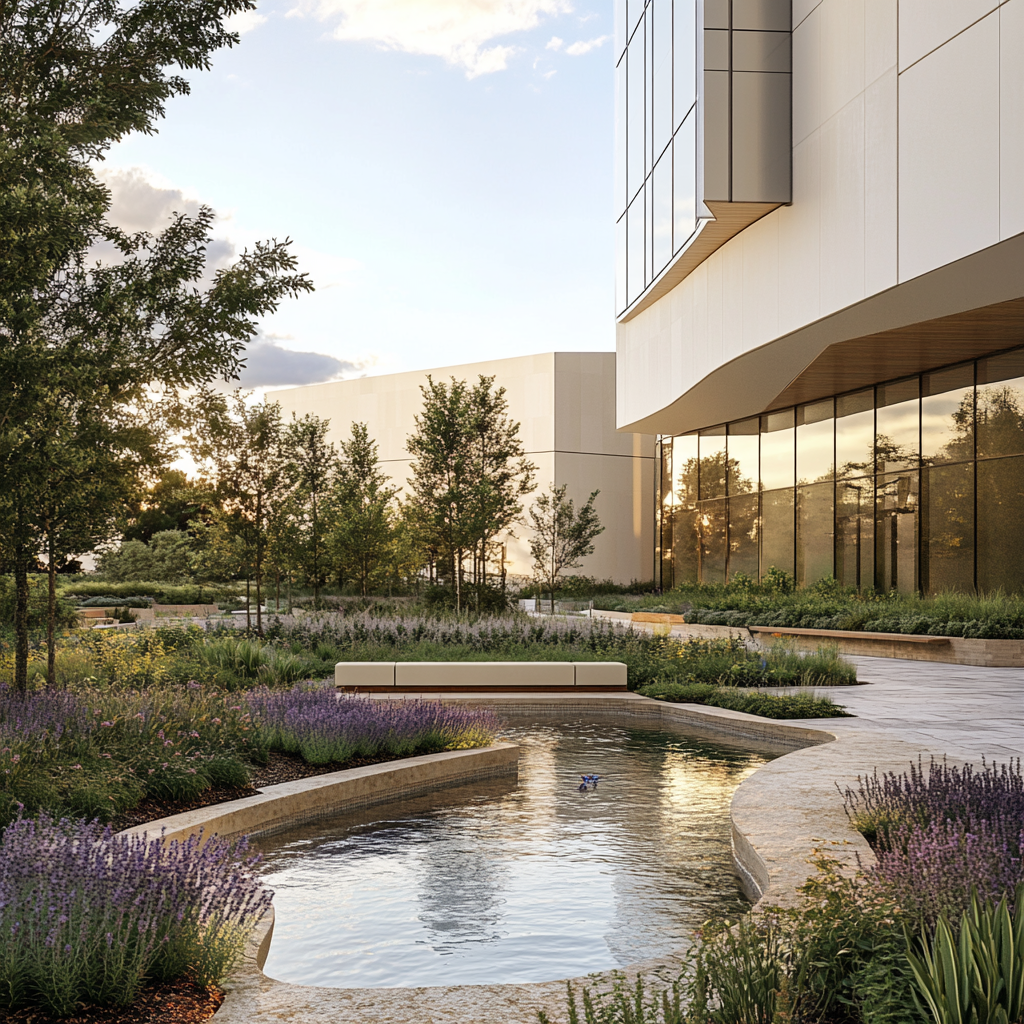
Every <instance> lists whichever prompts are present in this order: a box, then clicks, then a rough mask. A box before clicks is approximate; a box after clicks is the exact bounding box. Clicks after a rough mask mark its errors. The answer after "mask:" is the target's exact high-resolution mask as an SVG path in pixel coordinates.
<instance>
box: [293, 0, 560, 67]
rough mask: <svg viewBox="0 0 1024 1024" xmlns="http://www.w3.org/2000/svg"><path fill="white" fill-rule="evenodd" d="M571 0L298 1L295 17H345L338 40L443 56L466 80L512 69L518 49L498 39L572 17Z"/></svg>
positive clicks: (337, 28) (336, 32)
mask: <svg viewBox="0 0 1024 1024" xmlns="http://www.w3.org/2000/svg"><path fill="white" fill-rule="evenodd" d="M571 10H572V0H299V6H298V7H296V8H295V9H294V10H293V11H292V12H290V13H292V14H311V15H313V16H314V17H316V18H319V19H320V20H322V21H327V20H333V19H335V18H339V17H340V18H341V22H340V24H338V25H337V27H336V28H335V29H334V32H333V35H334V38H335V39H341V40H352V41H363V42H373V43H377V44H378V45H379V46H382V47H384V48H385V49H389V50H401V51H403V52H405V53H418V54H426V55H428V56H434V57H443V58H444V59H445V60H446V61H447V62H448V63H449V64H452V65H455V66H457V67H462V68H465V70H466V77H467V78H476V77H477V76H478V75H486V74H492V73H493V72H495V71H502V70H504V69H505V68H506V67H508V61H509V58H510V57H512V56H513V55H514V54H516V53H517V52H519V48H518V47H515V46H505V45H490V46H489V45H488V44H489V43H491V42H492V41H493V40H495V39H497V38H499V37H501V36H507V35H511V34H513V33H516V32H526V31H528V30H530V29H533V28H536V27H537V26H538V25H539V24H540V23H541V20H542V19H543V18H544V17H546V16H547V17H550V16H554V15H559V14H567V13H569V12H570V11H571Z"/></svg>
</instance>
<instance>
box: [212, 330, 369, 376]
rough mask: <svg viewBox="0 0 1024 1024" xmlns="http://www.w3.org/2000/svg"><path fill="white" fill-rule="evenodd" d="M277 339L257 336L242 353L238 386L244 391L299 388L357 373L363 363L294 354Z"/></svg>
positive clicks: (307, 353) (317, 353)
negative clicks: (243, 361) (248, 389)
mask: <svg viewBox="0 0 1024 1024" xmlns="http://www.w3.org/2000/svg"><path fill="white" fill-rule="evenodd" d="M278 338H279V336H277V335H273V334H271V335H262V334H260V335H257V336H256V338H255V340H253V341H251V342H250V343H249V347H248V348H247V349H246V352H245V368H244V369H243V370H242V372H241V374H239V378H240V379H239V380H238V382H237V385H235V384H233V385H232V386H238V387H243V388H273V387H298V386H299V385H302V384H320V383H323V382H324V381H328V380H335V379H337V378H338V377H340V376H342V374H346V373H356V372H358V371H359V370H362V369H363V364H362V363H354V362H349V361H348V360H345V359H335V357H334V356H327V355H324V354H323V353H321V352H294V351H292V350H291V349H289V348H284V347H282V346H281V345H278V344H277V340H278Z"/></svg>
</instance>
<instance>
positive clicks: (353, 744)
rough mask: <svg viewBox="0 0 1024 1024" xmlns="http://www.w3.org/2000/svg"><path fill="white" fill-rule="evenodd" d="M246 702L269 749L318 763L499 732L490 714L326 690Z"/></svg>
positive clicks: (253, 696) (445, 746)
mask: <svg viewBox="0 0 1024 1024" xmlns="http://www.w3.org/2000/svg"><path fill="white" fill-rule="evenodd" d="M247 703H248V706H249V708H250V709H251V711H252V714H253V717H254V719H255V720H256V722H257V723H258V726H259V729H260V731H261V733H262V736H263V739H264V741H265V742H266V743H267V745H268V746H269V747H270V749H273V750H283V751H285V752H286V753H296V754H301V755H302V757H303V758H304V760H306V761H307V762H308V763H309V764H318V765H319V764H329V763H332V762H339V763H340V762H344V761H348V760H351V759H352V758H356V757H372V756H376V755H379V754H387V755H391V756H396V757H403V756H409V755H411V754H415V753H428V752H432V751H438V750H455V749H466V748H469V747H479V746H486V745H487V744H488V743H490V742H491V741H492V739H493V737H494V734H495V732H496V731H497V728H498V722H497V719H496V718H495V716H494V715H493V714H492V713H491V712H490V711H485V710H479V709H472V708H460V707H454V706H452V705H446V704H442V703H441V702H440V701H422V700H407V701H380V700H371V699H369V698H366V697H356V696H339V695H337V694H336V693H335V692H334V689H333V687H330V686H311V685H308V684H306V685H303V684H300V685H298V686H296V687H294V688H293V689H291V690H289V691H287V692H284V693H281V692H274V691H271V690H268V689H259V690H255V691H253V692H252V693H250V694H249V695H248V696H247Z"/></svg>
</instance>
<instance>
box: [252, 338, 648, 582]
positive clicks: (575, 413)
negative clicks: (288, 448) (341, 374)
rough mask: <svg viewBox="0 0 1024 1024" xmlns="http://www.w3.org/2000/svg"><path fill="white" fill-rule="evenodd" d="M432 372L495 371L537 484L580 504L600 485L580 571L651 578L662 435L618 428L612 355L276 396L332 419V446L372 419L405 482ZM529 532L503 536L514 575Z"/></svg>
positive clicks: (533, 360) (299, 411) (286, 407)
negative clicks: (595, 531)
mask: <svg viewBox="0 0 1024 1024" xmlns="http://www.w3.org/2000/svg"><path fill="white" fill-rule="evenodd" d="M428 375H430V376H432V377H433V378H434V380H442V381H447V380H449V379H450V378H455V379H456V380H465V381H468V382H469V383H470V384H475V383H476V381H477V379H478V378H479V377H480V376H485V377H493V378H494V379H495V386H496V387H503V388H505V390H506V395H505V397H506V399H507V401H508V414H509V417H510V418H511V419H512V420H514V421H517V422H519V424H520V433H519V436H520V438H521V440H522V441H523V445H524V447H525V449H526V454H527V457H528V458H529V459H530V460H531V461H532V462H533V463H534V464H535V465H536V466H537V472H536V480H537V486H538V488H542V489H543V488H547V487H548V485H549V484H552V483H554V484H556V485H559V486H560V485H562V484H565V485H566V487H567V493H568V496H569V497H570V498H572V499H573V500H574V501H575V502H576V503H577V504H579V503H581V502H585V501H586V500H587V497H588V496H589V495H590V493H591V492H592V491H594V490H599V491H600V492H601V493H600V494H599V495H598V497H597V500H596V501H595V503H594V507H595V508H596V509H597V513H598V515H599V516H600V519H601V522H602V524H603V525H604V527H605V530H604V532H603V533H602V534H600V535H599V536H598V538H597V540H596V542H595V551H594V553H593V554H592V555H590V556H589V557H588V558H587V559H585V560H584V563H583V565H582V566H581V567H580V568H579V569H578V570H575V571H576V572H579V573H582V574H584V575H587V576H593V577H595V578H596V579H601V580H603V579H612V580H615V581H616V582H619V583H629V582H630V581H631V580H649V579H650V578H651V574H652V566H653V562H652V555H651V552H652V550H653V548H654V543H655V541H654V519H655V516H654V493H655V488H654V478H655V457H654V444H655V439H654V438H653V437H652V436H649V435H641V434H633V433H628V432H627V433H623V432H621V431H618V430H616V427H615V417H614V408H615V353H614V352H549V353H546V354H543V355H535V356H518V357H516V358H512V359H494V360H489V361H486V362H480V363H467V364H463V365H460V366H445V367H440V368H438V369H434V370H417V371H412V372H408V373H391V374H383V375H381V376H378V377H362V378H359V379H358V380H345V381H334V382H331V383H327V384H312V385H308V386H306V387H301V388H290V389H287V390H282V391H275V392H273V393H272V394H271V395H270V396H269V397H270V398H272V399H273V400H275V401H277V402H280V404H281V408H282V411H283V413H284V415H285V417H286V418H288V419H290V418H291V416H292V414H293V413H294V414H295V415H297V416H303V415H305V414H306V413H314V414H316V415H317V416H319V417H321V418H322V419H327V420H330V432H329V435H328V439H329V440H330V441H331V442H333V443H335V444H337V443H338V442H339V441H343V440H346V439H347V438H348V436H349V432H350V430H351V426H352V423H353V422H359V423H365V424H366V425H367V429H368V432H369V435H370V437H371V438H373V439H374V440H375V441H376V442H377V444H378V455H379V457H380V460H381V464H382V468H383V470H384V472H386V473H388V474H389V475H390V476H391V478H392V480H393V481H394V482H395V483H396V484H398V485H400V486H402V487H403V488H404V486H405V485H406V483H407V481H408V480H409V478H410V476H411V470H410V460H409V452H408V450H407V448H406V440H407V438H408V436H409V435H410V434H411V433H412V432H413V431H414V429H415V417H416V415H417V413H418V412H419V411H420V409H421V408H422V402H423V399H422V394H421V392H420V388H421V386H423V385H425V384H426V383H427V376H428ZM528 504H529V501H528V502H527V505H528ZM524 520H525V516H524ZM529 536H530V534H529V530H528V529H527V526H526V524H525V522H524V523H523V524H521V525H520V526H517V527H516V528H515V530H514V531H513V534H512V535H509V536H507V537H504V538H498V539H499V542H500V541H502V540H504V541H505V545H506V556H505V558H506V561H505V570H506V572H507V573H509V574H512V575H517V576H531V575H532V573H533V570H532V562H533V560H532V557H531V555H530V546H529Z"/></svg>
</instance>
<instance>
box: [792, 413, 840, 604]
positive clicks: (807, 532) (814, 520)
mask: <svg viewBox="0 0 1024 1024" xmlns="http://www.w3.org/2000/svg"><path fill="white" fill-rule="evenodd" d="M797 430H798V433H799V428H797ZM797 443H798V444H799V438H798V441H797ZM834 493H835V491H834V488H833V484H832V482H831V481H829V482H828V483H818V484H811V485H809V486H806V487H797V489H796V581H797V583H798V584H799V585H800V586H802V587H803V586H810V584H812V583H815V582H817V581H818V580H820V579H824V578H825V577H826V576H831V575H832V569H833V565H832V557H833V538H832V522H833V507H832V503H833V500H834Z"/></svg>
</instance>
